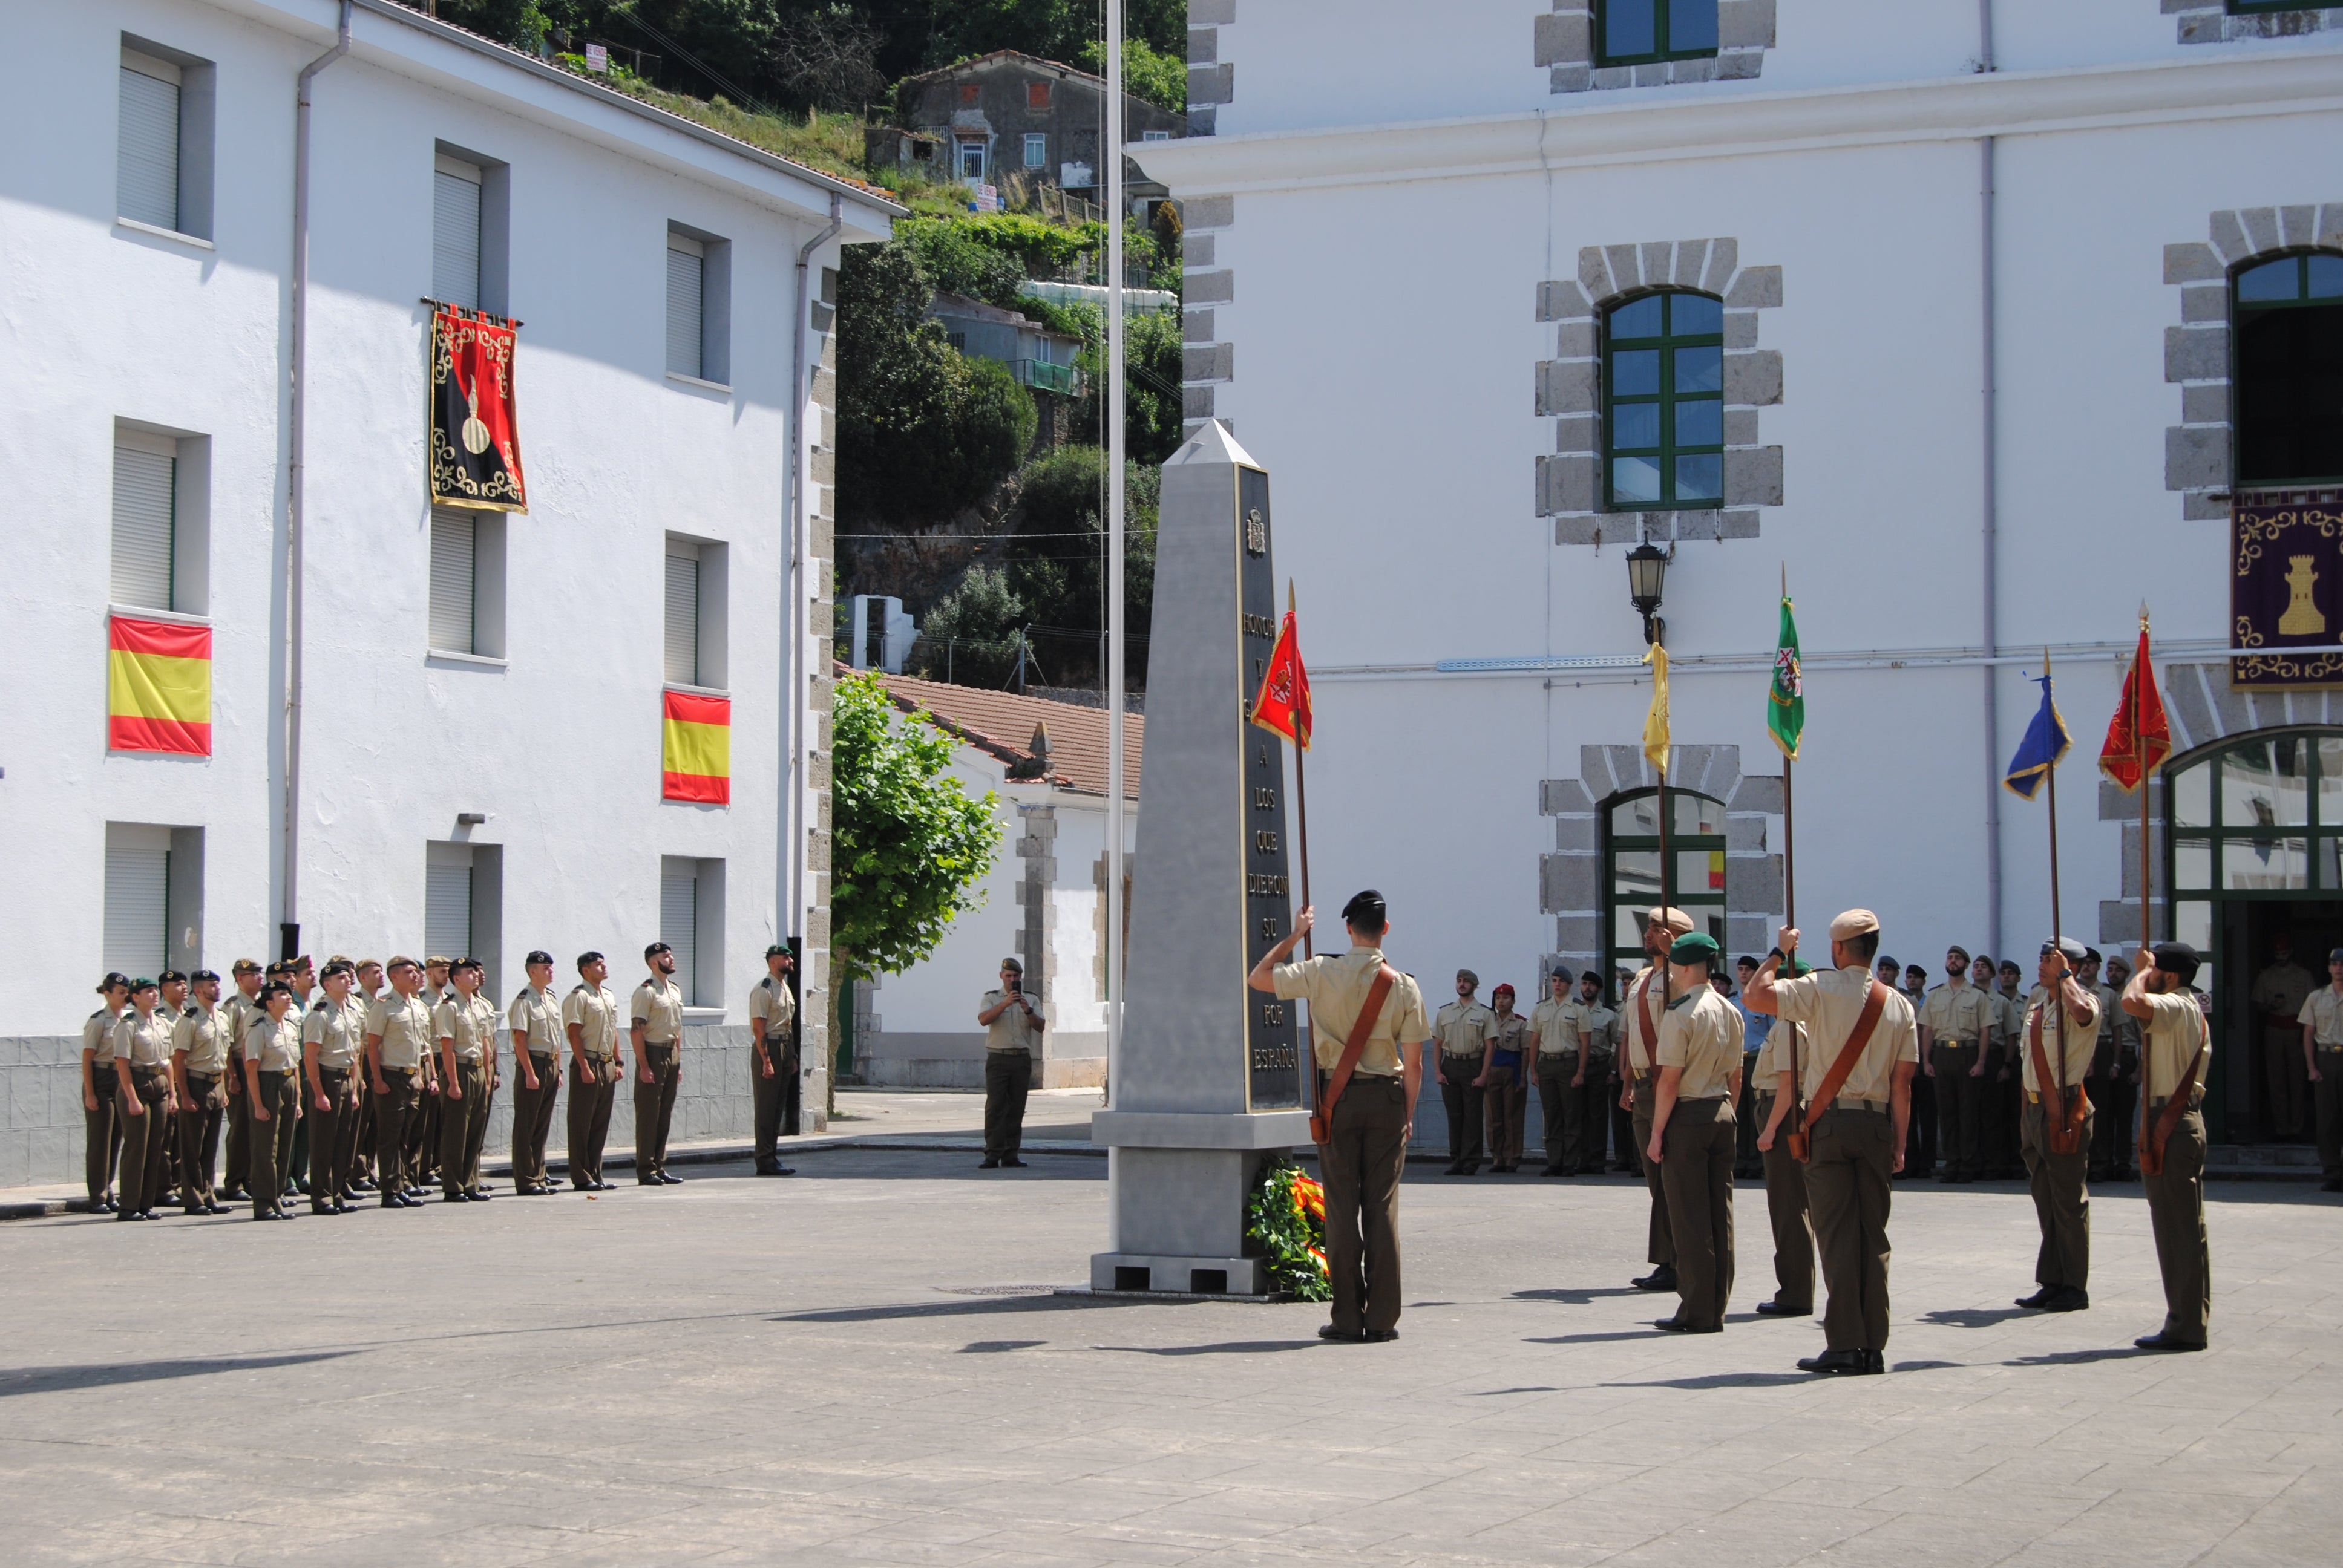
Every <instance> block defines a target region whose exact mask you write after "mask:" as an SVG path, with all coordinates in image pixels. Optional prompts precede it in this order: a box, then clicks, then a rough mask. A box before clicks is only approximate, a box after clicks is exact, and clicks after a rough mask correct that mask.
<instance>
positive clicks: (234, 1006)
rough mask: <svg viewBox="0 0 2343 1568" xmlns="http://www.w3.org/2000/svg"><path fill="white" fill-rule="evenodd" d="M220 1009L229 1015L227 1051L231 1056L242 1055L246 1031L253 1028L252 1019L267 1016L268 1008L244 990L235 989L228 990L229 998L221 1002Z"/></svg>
mask: <svg viewBox="0 0 2343 1568" xmlns="http://www.w3.org/2000/svg"><path fill="white" fill-rule="evenodd" d="M220 1011H221V1012H223V1013H225V1014H226V1016H227V1053H228V1055H229V1056H231V1057H240V1056H242V1055H243V1054H244V1037H245V1034H246V1031H247V1030H250V1029H251V1028H252V1020H254V1019H256V1018H266V1017H267V1016H268V1010H267V1009H266V1008H265V1007H262V1006H261V1005H260V1004H259V1003H258V1002H256V1001H255V1000H252V999H251V998H250V997H248V996H246V995H245V994H244V992H243V991H241V990H233V991H230V992H228V994H227V1000H225V1001H223V1002H221V1003H220Z"/></svg>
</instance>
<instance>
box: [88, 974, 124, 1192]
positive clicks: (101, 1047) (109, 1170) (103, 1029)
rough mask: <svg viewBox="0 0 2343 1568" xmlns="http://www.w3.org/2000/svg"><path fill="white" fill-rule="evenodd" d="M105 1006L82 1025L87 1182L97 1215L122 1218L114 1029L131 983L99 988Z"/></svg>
mask: <svg viewBox="0 0 2343 1568" xmlns="http://www.w3.org/2000/svg"><path fill="white" fill-rule="evenodd" d="M97 994H98V996H99V998H100V999H101V1000H100V1005H99V1007H98V1010H96V1012H93V1013H91V1014H90V1015H89V1017H87V1018H86V1019H84V1020H82V1026H81V1108H82V1127H83V1137H84V1142H83V1144H82V1177H83V1180H84V1181H86V1182H87V1183H88V1186H89V1208H90V1212H92V1213H94V1214H95V1213H101V1212H102V1213H108V1214H111V1213H117V1212H119V1211H120V1205H118V1204H116V1202H115V1201H114V1151H116V1149H117V1148H119V1147H121V1145H120V1144H119V1143H117V1142H116V1139H118V1138H119V1137H120V1136H121V1129H120V1128H118V1127H116V1125H115V1120H116V1118H115V1110H116V1104H115V1094H116V1088H117V1086H118V1084H119V1081H120V1080H119V1079H118V1077H117V1076H116V1072H115V1070H114V1026H115V1025H116V1023H117V1022H119V1021H121V1018H122V1014H123V1011H124V1010H125V1009H126V1008H128V1007H129V1005H130V977H129V976H128V975H126V974H123V973H121V972H120V971H119V970H116V971H115V972H113V973H110V974H108V975H107V976H106V978H105V979H104V980H100V981H98V982H97Z"/></svg>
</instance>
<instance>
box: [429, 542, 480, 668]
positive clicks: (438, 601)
mask: <svg viewBox="0 0 2343 1568" xmlns="http://www.w3.org/2000/svg"><path fill="white" fill-rule="evenodd" d="M474 539H475V535H474V531H473V522H472V515H471V514H470V513H469V512H465V511H460V510H458V509H457V508H453V507H434V508H431V646H432V647H433V648H437V649H438V650H439V651H440V652H442V653H470V652H472V651H473V644H472V580H473V571H472V547H473V543H474Z"/></svg>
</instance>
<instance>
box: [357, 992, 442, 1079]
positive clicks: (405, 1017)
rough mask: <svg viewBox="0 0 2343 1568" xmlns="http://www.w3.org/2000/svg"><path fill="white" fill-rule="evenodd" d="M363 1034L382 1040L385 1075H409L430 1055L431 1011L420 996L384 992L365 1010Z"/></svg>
mask: <svg viewBox="0 0 2343 1568" xmlns="http://www.w3.org/2000/svg"><path fill="white" fill-rule="evenodd" d="M366 1031H367V1033H368V1034H378V1035H380V1036H381V1037H382V1070H384V1071H385V1072H412V1071H413V1070H415V1069H417V1068H418V1067H420V1066H422V1065H423V1059H424V1058H425V1057H427V1056H428V1055H430V1054H431V1008H430V1006H429V1004H428V1003H427V1002H425V1001H424V1000H423V998H422V996H421V995H420V994H419V993H418V994H417V995H415V996H411V997H402V996H400V995H399V994H398V993H397V991H395V990H393V991H386V992H384V993H383V995H382V996H381V997H380V998H378V999H377V1000H376V1002H375V1004H374V1005H373V1006H372V1007H370V1008H368V1009H367V1019H366Z"/></svg>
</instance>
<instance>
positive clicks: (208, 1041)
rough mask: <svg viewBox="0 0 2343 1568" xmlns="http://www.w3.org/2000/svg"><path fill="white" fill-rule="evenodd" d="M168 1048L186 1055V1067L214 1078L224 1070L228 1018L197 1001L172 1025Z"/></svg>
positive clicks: (174, 1052) (187, 1069)
mask: <svg viewBox="0 0 2343 1568" xmlns="http://www.w3.org/2000/svg"><path fill="white" fill-rule="evenodd" d="M171 1050H172V1053H173V1054H174V1055H180V1056H185V1057H186V1059H187V1060H186V1071H188V1072H193V1073H200V1074H201V1075H203V1076H204V1077H206V1078H217V1077H218V1076H219V1075H220V1074H221V1073H222V1072H224V1071H226V1070H227V1019H226V1017H225V1016H224V1015H222V1013H221V1012H220V1010H219V1009H217V1008H216V1007H205V1006H204V1005H203V1004H202V1003H200V1002H198V1003H197V1004H196V1005H195V1006H194V1007H191V1008H189V1009H188V1010H186V1012H185V1013H184V1014H182V1015H181V1016H180V1019H179V1021H178V1022H177V1023H175V1024H173V1025H172V1026H171Z"/></svg>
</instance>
